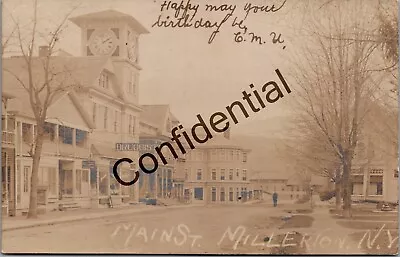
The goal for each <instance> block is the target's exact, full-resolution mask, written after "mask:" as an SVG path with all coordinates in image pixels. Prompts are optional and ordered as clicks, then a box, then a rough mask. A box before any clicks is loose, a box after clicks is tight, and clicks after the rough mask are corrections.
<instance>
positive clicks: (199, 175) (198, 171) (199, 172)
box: [197, 169, 201, 180]
mask: <svg viewBox="0 0 400 257" xmlns="http://www.w3.org/2000/svg"><path fill="white" fill-rule="evenodd" d="M197 180H201V169H198V170H197Z"/></svg>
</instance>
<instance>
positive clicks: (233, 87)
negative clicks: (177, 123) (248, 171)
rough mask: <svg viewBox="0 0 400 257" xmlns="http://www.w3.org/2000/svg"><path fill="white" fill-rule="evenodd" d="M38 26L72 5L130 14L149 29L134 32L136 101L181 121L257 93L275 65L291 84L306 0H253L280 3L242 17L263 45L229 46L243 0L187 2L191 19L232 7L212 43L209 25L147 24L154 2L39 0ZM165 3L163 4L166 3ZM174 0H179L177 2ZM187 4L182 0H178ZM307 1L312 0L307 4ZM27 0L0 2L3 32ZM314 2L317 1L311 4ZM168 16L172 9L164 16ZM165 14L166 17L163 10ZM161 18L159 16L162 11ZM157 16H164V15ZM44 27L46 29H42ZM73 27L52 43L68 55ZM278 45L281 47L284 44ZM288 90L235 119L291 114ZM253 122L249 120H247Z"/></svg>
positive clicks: (24, 16)
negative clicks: (166, 107)
mask: <svg viewBox="0 0 400 257" xmlns="http://www.w3.org/2000/svg"><path fill="white" fill-rule="evenodd" d="M38 2H39V17H40V23H39V24H38V26H39V30H41V31H47V32H48V31H50V30H49V29H50V28H51V27H52V26H51V25H53V24H56V23H57V22H58V21H60V19H61V18H63V17H64V16H65V14H66V13H67V12H68V11H69V10H70V9H71V7H72V6H73V5H76V4H77V3H80V5H79V8H78V9H77V10H76V11H75V12H74V13H73V14H72V16H77V15H81V14H86V13H90V12H97V11H102V10H106V9H114V10H117V11H120V12H124V13H126V14H129V15H132V16H133V17H135V18H136V19H137V20H138V21H139V22H140V23H142V25H144V26H145V27H146V28H147V29H148V30H149V32H150V33H149V34H145V35H142V36H141V37H140V43H139V44H140V46H139V51H140V53H139V54H140V66H141V67H142V68H143V70H142V71H141V74H140V81H139V83H140V87H139V99H140V100H139V102H140V104H170V106H171V110H172V112H173V113H174V115H175V116H176V117H178V119H180V120H181V121H182V122H183V124H193V123H194V122H197V119H196V115H197V114H202V116H203V117H208V116H209V115H211V114H212V113H214V112H217V111H223V110H224V108H225V107H226V106H227V105H229V104H231V103H232V102H233V101H236V100H240V99H241V98H242V93H241V92H242V91H243V90H247V91H248V92H250V91H249V90H248V89H249V85H250V84H254V86H255V88H256V89H258V91H261V87H262V85H264V84H265V83H266V82H269V81H271V80H275V81H276V80H278V77H277V76H276V75H275V72H274V70H275V69H279V70H280V71H281V73H282V74H283V76H284V77H285V78H287V80H288V82H289V86H292V85H293V82H292V81H291V80H290V78H289V76H288V74H289V73H290V62H291V61H292V55H293V50H294V49H296V47H298V42H300V41H302V40H301V38H299V35H298V33H296V31H299V30H300V29H301V28H302V26H303V20H304V19H305V18H306V16H307V14H306V13H305V12H304V11H305V10H307V8H308V7H307V3H309V2H310V1H309V0H302V1H297V0H286V2H285V0H252V1H248V2H249V3H252V4H253V6H254V5H259V6H264V5H268V6H269V8H270V7H271V5H272V4H275V5H276V8H277V7H279V6H281V5H282V4H283V6H282V8H281V9H280V10H279V11H277V12H275V13H272V12H268V13H261V12H257V13H250V14H249V15H248V17H247V18H246V20H245V24H246V25H247V26H248V31H249V32H250V31H251V32H253V33H255V34H257V35H260V36H262V37H263V40H265V42H266V43H265V44H262V45H258V44H256V43H250V42H249V41H246V42H241V43H236V42H235V41H234V33H235V32H237V31H238V29H234V28H232V26H231V24H232V21H233V17H234V16H235V17H238V18H241V19H242V18H243V17H244V10H243V9H244V6H245V4H246V3H247V1H243V0H236V1H231V0H227V1H222V0H209V1H207V2H206V1H200V0H198V1H194V0H192V1H191V3H192V4H200V7H199V8H200V9H199V11H198V13H197V15H196V17H195V19H199V18H201V17H203V18H205V19H210V20H211V21H220V20H221V19H222V18H223V16H225V15H226V14H227V13H228V12H219V13H213V12H206V11H204V8H205V7H204V6H205V4H206V3H207V4H214V5H217V6H219V5H222V4H227V5H232V4H236V10H235V12H234V14H233V16H232V17H231V18H230V20H228V21H227V22H226V23H225V24H224V25H223V26H222V28H221V31H220V32H219V33H218V34H217V36H216V37H215V39H214V41H213V43H211V44H208V39H209V37H210V35H211V33H212V31H213V29H194V28H180V29H171V28H157V27H154V28H153V27H152V24H154V22H155V21H156V20H157V18H158V15H160V13H161V12H160V5H161V3H163V2H164V1H160V0H116V1H110V0H86V1H85V0H84V1H76V0H57V1H54V0H39V1H38ZM167 2H168V1H167ZM177 2H178V3H180V2H181V1H177ZM184 2H187V1H184ZM311 2H312V1H311ZM31 3H32V1H31V0H6V1H4V4H3V6H5V8H4V9H3V34H4V35H7V32H9V31H10V29H11V28H12V26H11V24H12V23H11V21H12V20H11V19H10V14H12V15H13V17H16V18H17V19H19V20H20V21H21V22H22V23H28V24H29V22H30V20H29V19H30V17H31V15H32V8H31V6H32V4H31ZM316 3H318V1H316ZM168 14H169V15H173V13H172V12H170V13H168ZM163 15H164V14H163ZM165 15H167V14H165ZM165 15H164V16H165ZM221 15H222V16H221ZM164 16H163V17H164ZM49 24H50V26H49ZM271 32H275V33H276V34H277V35H278V34H281V40H284V43H282V44H279V43H277V44H273V43H272V37H271V35H270V33H271ZM80 45H81V42H80V28H78V27H77V26H76V25H75V24H73V23H71V22H69V23H68V27H67V28H66V30H65V32H64V33H63V37H62V39H61V41H60V44H59V47H60V48H62V49H63V50H65V51H67V52H69V53H71V54H73V55H77V56H79V55H81V53H80V49H81V48H80ZM283 46H285V48H284V49H283ZM291 98H292V95H287V96H285V97H284V98H283V99H280V100H279V101H278V102H276V103H274V104H271V105H269V106H267V108H265V109H263V110H262V111H260V112H258V113H252V114H250V117H249V118H248V119H245V120H243V119H242V120H241V121H240V124H241V125H244V126H245V125H246V124H249V125H251V124H256V123H254V122H255V121H257V120H268V119H272V118H274V117H280V116H284V115H287V114H289V113H290V102H291ZM251 126H253V125H251Z"/></svg>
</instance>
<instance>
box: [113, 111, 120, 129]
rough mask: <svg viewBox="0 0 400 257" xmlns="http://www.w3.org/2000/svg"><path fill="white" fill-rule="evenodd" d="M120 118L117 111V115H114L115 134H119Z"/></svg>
mask: <svg viewBox="0 0 400 257" xmlns="http://www.w3.org/2000/svg"><path fill="white" fill-rule="evenodd" d="M118 116H119V113H118V111H115V114H114V132H118Z"/></svg>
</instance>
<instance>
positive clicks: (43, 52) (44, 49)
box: [39, 46, 50, 57]
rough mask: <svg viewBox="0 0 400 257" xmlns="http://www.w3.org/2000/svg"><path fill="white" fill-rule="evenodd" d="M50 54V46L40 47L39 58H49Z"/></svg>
mask: <svg viewBox="0 0 400 257" xmlns="http://www.w3.org/2000/svg"><path fill="white" fill-rule="evenodd" d="M49 54H50V49H49V47H48V46H39V57H47V56H49Z"/></svg>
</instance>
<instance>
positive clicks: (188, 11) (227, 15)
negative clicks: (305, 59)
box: [152, 0, 286, 49]
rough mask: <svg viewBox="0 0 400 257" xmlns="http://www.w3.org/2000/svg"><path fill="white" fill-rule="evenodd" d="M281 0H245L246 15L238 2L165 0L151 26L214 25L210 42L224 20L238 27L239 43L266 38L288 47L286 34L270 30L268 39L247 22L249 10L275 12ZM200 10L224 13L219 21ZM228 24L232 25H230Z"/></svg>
mask: <svg viewBox="0 0 400 257" xmlns="http://www.w3.org/2000/svg"><path fill="white" fill-rule="evenodd" d="M280 1H281V3H280V4H277V6H275V4H268V5H267V4H266V5H255V4H252V3H245V5H244V7H243V10H244V13H245V14H244V17H243V18H239V16H237V15H236V14H235V12H236V10H237V9H239V8H237V5H235V4H216V5H215V4H203V5H200V4H194V3H191V0H187V1H180V2H179V1H178V2H175V1H163V2H162V4H161V8H160V11H161V13H160V15H159V16H158V18H157V21H155V22H154V23H153V25H152V27H159V28H196V29H197V28H206V29H213V31H212V33H211V35H210V38H209V39H208V43H209V44H211V43H212V42H213V41H214V39H215V37H216V36H217V34H218V33H219V32H221V29H222V27H223V26H224V24H230V25H231V27H233V28H235V29H237V30H236V32H235V33H234V34H233V35H234V41H235V42H236V43H244V42H250V43H255V44H258V45H264V44H266V43H267V42H272V43H273V44H277V45H281V46H282V48H283V49H285V48H286V45H285V44H284V42H285V41H284V40H283V37H282V35H281V34H280V33H277V32H274V31H272V32H270V33H269V39H267V37H266V36H264V35H261V34H256V33H257V32H255V31H252V30H251V29H250V28H249V27H248V26H247V25H246V19H247V17H248V16H249V14H256V13H276V12H278V11H279V10H281V9H282V8H283V7H284V5H285V3H286V0H283V1H282V0H280ZM201 10H202V11H205V12H207V13H212V12H214V13H221V14H222V19H221V20H218V21H215V20H214V21H210V20H208V19H206V18H204V17H199V16H200V15H201V14H200V13H201ZM227 26H229V25H227Z"/></svg>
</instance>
